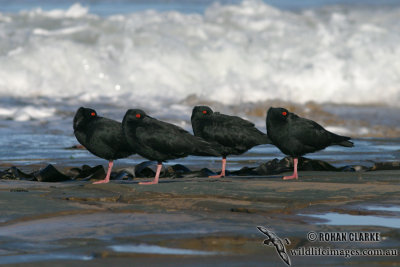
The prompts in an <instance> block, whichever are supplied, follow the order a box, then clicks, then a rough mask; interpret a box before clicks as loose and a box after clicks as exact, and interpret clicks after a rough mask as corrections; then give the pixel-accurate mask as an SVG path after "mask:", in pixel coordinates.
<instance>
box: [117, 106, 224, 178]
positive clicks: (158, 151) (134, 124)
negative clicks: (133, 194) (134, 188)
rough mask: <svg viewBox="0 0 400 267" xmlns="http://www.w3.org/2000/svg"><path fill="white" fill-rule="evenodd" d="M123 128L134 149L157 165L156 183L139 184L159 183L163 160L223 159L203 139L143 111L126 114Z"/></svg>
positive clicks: (131, 110) (136, 110)
mask: <svg viewBox="0 0 400 267" xmlns="http://www.w3.org/2000/svg"><path fill="white" fill-rule="evenodd" d="M122 128H123V131H124V133H125V136H126V139H127V141H128V143H129V144H130V145H131V146H132V148H133V150H135V151H136V152H137V153H138V154H139V155H141V156H142V157H145V158H147V159H149V160H155V161H157V162H158V163H157V172H156V176H155V177H154V180H153V181H151V182H144V183H140V184H157V183H158V178H159V176H160V171H161V167H162V162H163V161H166V160H169V159H176V158H183V157H186V156H188V155H195V156H220V154H219V153H218V152H216V151H215V150H214V149H213V148H212V147H211V145H210V144H209V143H207V142H206V141H204V140H203V139H201V138H199V137H196V136H193V135H191V134H190V133H189V132H187V131H185V130H184V129H182V128H180V127H178V126H176V125H173V124H170V123H167V122H163V121H159V120H157V119H154V118H152V117H150V116H148V115H147V114H146V113H145V112H144V111H143V110H140V109H130V110H128V111H127V112H126V114H125V116H124V119H123V121H122Z"/></svg>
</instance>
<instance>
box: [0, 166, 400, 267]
mask: <svg viewBox="0 0 400 267" xmlns="http://www.w3.org/2000/svg"><path fill="white" fill-rule="evenodd" d="M398 177H400V171H399V170H386V171H374V172H316V171H313V172H307V171H304V172H301V173H300V178H299V180H298V181H282V180H281V179H280V176H279V178H269V179H263V178H260V177H251V176H250V177H225V178H223V179H221V180H216V179H208V178H179V179H168V178H167V179H161V180H160V181H161V182H160V184H158V185H152V186H138V185H137V181H139V180H140V181H143V180H147V179H148V178H146V179H144V178H143V179H142V178H141V179H135V181H111V182H110V183H109V184H101V185H93V184H91V183H89V182H82V181H80V182H60V183H40V182H30V181H12V180H7V181H5V180H0V192H1V194H0V197H1V202H2V203H3V205H2V206H1V214H2V219H1V221H0V236H1V237H2V239H3V240H4V241H3V242H2V244H0V252H1V253H0V263H1V262H2V261H3V262H4V261H6V260H8V261H9V263H10V264H11V263H12V260H14V261H16V262H14V263H16V264H17V263H18V257H19V259H21V258H20V256H22V255H25V254H29V255H30V254H33V255H39V256H40V255H41V257H42V261H35V260H34V258H32V259H31V260H30V261H29V259H28V264H29V266H39V265H40V266H43V265H44V266H51V265H52V264H57V266H69V265H70V264H72V263H77V264H84V265H85V266H94V265H95V264H96V266H99V265H100V266H106V265H107V264H111V263H112V264H119V265H121V266H129V264H132V263H133V262H134V263H145V264H150V265H160V264H164V263H165V261H166V260H168V262H170V264H171V266H172V265H173V263H174V264H175V265H176V264H177V263H179V264H181V265H183V266H189V265H190V266H192V265H194V266H196V265H199V266H200V265H201V264H205V263H207V264H210V265H212V266H214V265H218V264H223V263H225V264H228V263H231V264H234V263H238V264H239V265H247V266H284V264H283V263H282V262H281V260H280V259H279V257H278V255H277V254H276V251H275V249H274V248H271V247H268V246H265V245H262V244H261V243H262V241H263V240H264V239H265V236H263V235H262V234H261V233H259V232H258V230H257V229H256V226H259V225H261V226H266V227H269V228H270V229H272V230H274V231H275V232H276V234H277V235H278V236H280V237H281V238H285V237H287V238H289V239H290V241H291V245H290V246H287V248H288V249H292V248H298V247H301V246H303V247H304V246H306V247H308V246H316V245H319V246H330V247H332V248H341V247H343V245H346V244H343V243H335V242H333V243H326V242H325V243H321V242H314V243H313V242H310V241H308V240H307V238H306V234H307V232H309V231H316V232H329V231H342V232H343V231H352V232H354V231H356V232H357V231H374V232H380V233H381V236H382V237H384V239H383V240H382V241H381V242H375V243H367V244H360V243H351V245H352V246H353V247H356V248H364V247H367V248H385V249H386V248H397V247H399V245H400V238H399V232H400V231H399V228H391V227H382V226H374V225H370V226H356V225H347V226H346V225H343V226H338V225H336V226H335V225H330V224H325V223H326V221H324V220H323V219H321V218H315V217H312V216H310V215H315V214H323V213H328V212H329V213H332V212H333V213H338V214H352V215H357V216H377V217H382V216H383V217H385V216H392V217H393V216H394V218H397V219H398V218H399V216H398V215H396V214H395V215H394V214H393V213H390V212H389V213H388V212H386V211H370V210H368V209H367V207H369V206H383V207H385V206H395V207H399V206H400V200H399V199H398V197H396V196H398V195H399V193H400V186H399V179H398ZM136 180H137V181H136ZM10 207H12V208H10ZM360 218H362V217H360ZM360 221H362V219H361V220H360ZM399 221H400V220H399ZM28 244H30V245H28ZM141 244H142V245H144V246H145V249H147V250H149V249H150V248H153V249H154V248H155V250H154V251H153V253H150V254H146V253H143V251H142V252H140V251H139V252H137V251H134V250H135V249H138V248H137V247H138V246H139V245H141ZM347 245H348V244H347ZM115 246H119V248H120V249H121V248H122V250H123V249H125V250H126V249H128V252H126V251H125V252H123V251H115V250H113V247H114V248H115ZM146 246H147V247H146ZM149 246H150V247H149ZM151 246H153V247H151ZM36 247H39V249H37V248H36ZM40 247H41V248H40ZM166 248H167V249H188V250H190V251H194V252H196V253H198V252H207V253H209V254H207V255H196V254H193V255H191V254H190V253H189V254H187V255H175V254H168V253H167V254H162V253H161V252H162V251H164V250H165V249H166ZM129 249H131V251H130V252H129ZM160 251H161V252H160ZM167 252H168V250H167ZM194 252H193V253H194ZM57 253H59V254H60V255H64V256H65V255H67V256H68V255H70V259H68V257H67V256H66V258H65V259H54V258H53V259H52V258H51V255H53V256H55V255H56V254H57ZM185 253H186V252H185ZM45 255H48V256H47V257H49V258H47V259H46V260H44V259H45V258H46V256H45ZM78 256H85V257H86V258H85V257H83V258H81V259H79V260H77V259H76V257H78ZM10 257H11V258H10ZM12 257H14V258H12ZM60 257H61V256H60ZM74 257H75V259H74ZM2 259H3V260H2ZM39 259H40V257H39ZM83 259H85V260H83ZM321 259H323V261H324V262H325V263H331V264H333V265H345V264H352V265H362V264H367V263H368V264H372V266H375V265H381V264H383V263H385V264H389V263H392V264H394V263H395V262H397V261H396V257H353V258H351V259H346V258H344V257H299V256H292V257H291V260H292V263H293V264H294V265H297V264H300V265H301V264H306V263H307V264H312V265H316V266H317V265H318V264H317V263H318V262H320V261H321ZM20 263H21V262H20ZM279 264H281V265H279ZM167 266H168V265H167Z"/></svg>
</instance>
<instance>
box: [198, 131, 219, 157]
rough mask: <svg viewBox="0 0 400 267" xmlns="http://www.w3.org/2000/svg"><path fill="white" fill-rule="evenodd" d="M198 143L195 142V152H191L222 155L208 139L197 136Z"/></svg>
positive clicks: (202, 154)
mask: <svg viewBox="0 0 400 267" xmlns="http://www.w3.org/2000/svg"><path fill="white" fill-rule="evenodd" d="M196 139H197V140H196V141H197V142H196V143H194V144H193V148H194V150H193V152H192V153H191V154H192V155H194V156H215V157H220V156H221V154H220V153H219V152H218V151H216V150H215V149H213V148H212V146H211V144H210V143H208V142H207V141H205V140H203V139H202V138H200V137H197V136H196Z"/></svg>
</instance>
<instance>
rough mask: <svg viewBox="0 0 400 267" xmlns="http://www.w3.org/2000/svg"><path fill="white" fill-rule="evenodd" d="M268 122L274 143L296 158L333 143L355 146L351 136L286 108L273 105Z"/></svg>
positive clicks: (268, 115)
mask: <svg viewBox="0 0 400 267" xmlns="http://www.w3.org/2000/svg"><path fill="white" fill-rule="evenodd" d="M266 124H267V133H268V136H269V138H270V139H271V141H272V143H273V144H274V145H275V146H277V147H278V148H279V149H280V150H281V151H282V152H283V153H284V154H286V155H289V156H292V157H295V158H297V157H300V156H302V155H304V154H307V153H312V152H315V151H318V150H321V149H324V148H326V147H328V146H331V145H340V146H345V147H352V146H354V145H353V143H352V142H351V141H349V140H350V137H347V136H341V135H337V134H334V133H332V132H329V131H327V130H325V129H324V128H323V127H322V126H321V125H319V124H318V123H316V122H315V121H312V120H308V119H305V118H301V117H299V116H297V115H296V114H294V113H291V112H289V111H288V110H286V109H284V108H272V107H271V108H270V109H269V110H268V114H267V119H266Z"/></svg>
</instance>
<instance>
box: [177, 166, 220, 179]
mask: <svg viewBox="0 0 400 267" xmlns="http://www.w3.org/2000/svg"><path fill="white" fill-rule="evenodd" d="M212 175H216V173H215V172H213V171H212V170H210V169H207V168H203V169H201V170H199V171H191V172H188V173H185V174H184V175H182V176H183V177H184V178H198V177H209V176H212Z"/></svg>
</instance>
